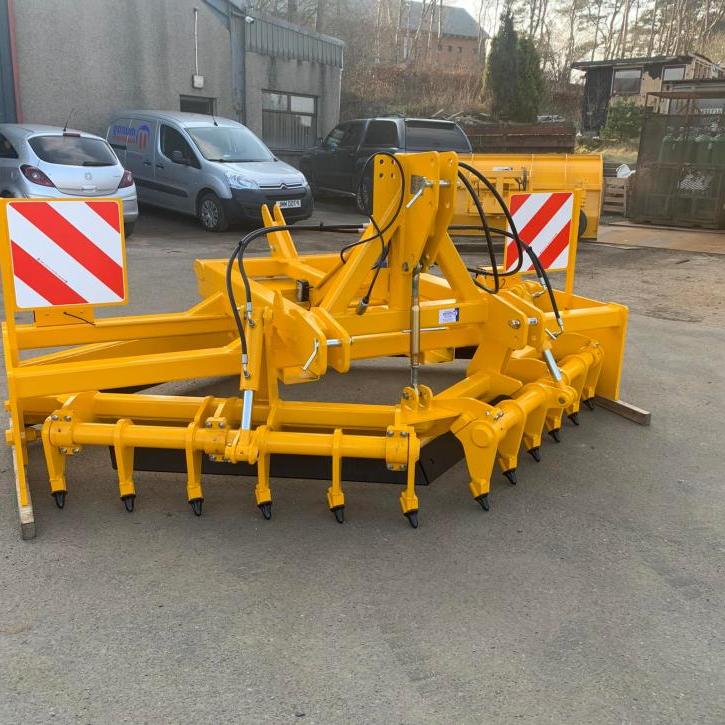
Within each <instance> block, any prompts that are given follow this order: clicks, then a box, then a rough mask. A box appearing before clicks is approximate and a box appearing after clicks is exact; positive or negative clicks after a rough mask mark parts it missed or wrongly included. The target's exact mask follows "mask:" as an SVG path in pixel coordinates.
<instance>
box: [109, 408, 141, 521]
mask: <svg viewBox="0 0 725 725" xmlns="http://www.w3.org/2000/svg"><path fill="white" fill-rule="evenodd" d="M132 425H133V422H132V421H131V420H129V419H128V418H121V420H119V421H118V422H117V423H116V425H115V426H114V431H113V451H114V453H115V455H116V468H117V469H118V493H119V495H120V496H121V501H123V505H124V506H125V507H126V511H128V512H129V513H131V512H132V511H133V507H134V503H135V501H136V487H135V486H134V485H133V453H134V449H133V448H132V447H131V446H129V445H126V444H125V443H124V431H125V429H126V428H127V427H128V426H132Z"/></svg>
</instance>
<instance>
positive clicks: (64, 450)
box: [60, 448, 68, 454]
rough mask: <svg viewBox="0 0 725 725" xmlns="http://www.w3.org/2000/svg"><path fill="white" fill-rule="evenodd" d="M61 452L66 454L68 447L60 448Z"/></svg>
mask: <svg viewBox="0 0 725 725" xmlns="http://www.w3.org/2000/svg"><path fill="white" fill-rule="evenodd" d="M60 452H61V453H63V454H66V453H68V449H67V448H61V449H60Z"/></svg>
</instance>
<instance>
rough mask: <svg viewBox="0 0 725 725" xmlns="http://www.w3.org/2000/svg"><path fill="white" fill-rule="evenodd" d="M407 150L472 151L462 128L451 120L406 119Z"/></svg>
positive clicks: (468, 152)
mask: <svg viewBox="0 0 725 725" xmlns="http://www.w3.org/2000/svg"><path fill="white" fill-rule="evenodd" d="M405 150H406V151H459V152H462V153H466V154H470V153H471V144H470V142H469V140H468V138H467V137H466V134H464V133H463V131H461V128H460V127H459V126H457V125H456V124H455V123H451V122H450V121H406V122H405Z"/></svg>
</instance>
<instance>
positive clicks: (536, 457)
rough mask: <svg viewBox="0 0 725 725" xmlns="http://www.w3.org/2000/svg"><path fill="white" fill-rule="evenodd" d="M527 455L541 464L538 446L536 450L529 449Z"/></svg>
mask: <svg viewBox="0 0 725 725" xmlns="http://www.w3.org/2000/svg"><path fill="white" fill-rule="evenodd" d="M528 453H529V455H530V456H531V457H532V458H533V459H534V460H535V461H536V462H537V463H540V462H541V449H540V448H539V446H536V448H529V450H528Z"/></svg>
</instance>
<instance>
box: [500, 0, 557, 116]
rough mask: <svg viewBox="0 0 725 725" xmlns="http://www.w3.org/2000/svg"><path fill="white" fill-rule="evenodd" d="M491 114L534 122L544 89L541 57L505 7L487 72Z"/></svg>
mask: <svg viewBox="0 0 725 725" xmlns="http://www.w3.org/2000/svg"><path fill="white" fill-rule="evenodd" d="M486 92H487V93H488V94H489V97H490V99H491V113H492V114H493V116H494V118H496V119H498V120H500V121H521V122H524V123H527V122H528V123H533V122H535V121H536V115H537V113H538V112H539V104H540V102H541V97H542V95H543V92H544V76H543V73H542V71H541V59H540V57H539V53H538V52H537V50H536V46H535V45H534V43H533V41H532V40H531V39H530V38H527V37H521V38H520V37H519V35H518V33H517V32H516V30H515V29H514V18H513V12H512V9H511V6H510V5H507V6H506V9H505V10H504V13H503V15H502V16H501V25H500V27H499V30H498V33H496V35H495V36H494V38H493V41H492V42H491V53H490V55H489V57H488V71H487V75H486Z"/></svg>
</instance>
